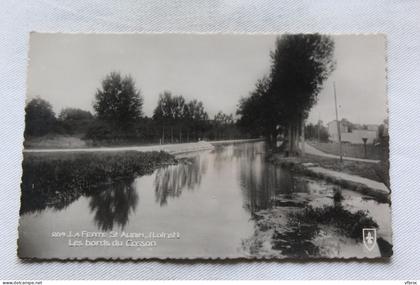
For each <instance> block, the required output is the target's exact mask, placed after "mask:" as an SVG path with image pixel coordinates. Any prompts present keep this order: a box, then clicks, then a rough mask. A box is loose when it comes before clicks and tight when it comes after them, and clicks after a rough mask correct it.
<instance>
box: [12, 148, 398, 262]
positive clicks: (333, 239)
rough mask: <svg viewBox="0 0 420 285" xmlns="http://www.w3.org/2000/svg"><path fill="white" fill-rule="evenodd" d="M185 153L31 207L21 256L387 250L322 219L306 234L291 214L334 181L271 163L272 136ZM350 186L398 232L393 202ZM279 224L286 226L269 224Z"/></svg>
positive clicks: (324, 201) (386, 230) (355, 204)
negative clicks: (61, 200) (89, 191)
mask: <svg viewBox="0 0 420 285" xmlns="http://www.w3.org/2000/svg"><path fill="white" fill-rule="evenodd" d="M178 158H179V159H180V163H178V164H177V165H170V166H165V167H162V168H159V169H157V170H155V171H154V172H153V173H152V174H151V175H145V176H140V177H137V178H136V179H134V181H132V180H130V181H118V182H115V183H114V184H112V185H108V186H104V189H102V190H101V191H99V192H98V193H97V194H94V195H91V196H84V195H81V196H80V197H78V198H77V199H75V200H74V201H73V202H71V203H70V204H69V205H66V206H65V207H62V206H60V207H54V206H51V207H47V208H46V209H43V210H37V211H33V212H31V211H29V212H26V213H24V214H23V215H22V216H21V218H20V228H19V241H18V245H19V255H20V256H21V257H38V258H92V259H94V258H148V257H154V258H195V257H199V258H219V257H222V258H238V257H280V258H282V257H307V256H314V257H365V256H367V257H378V256H381V252H380V251H379V249H377V248H376V249H375V250H373V251H369V252H368V251H366V250H365V249H364V247H363V243H362V242H361V241H360V240H359V241H358V240H354V239H352V238H349V237H347V236H345V235H343V234H342V233H340V231H337V230H336V229H333V228H332V227H330V226H328V225H323V226H322V227H317V226H316V225H315V227H316V230H313V229H312V228H311V230H309V231H305V233H304V234H302V233H300V234H299V233H296V231H294V232H291V231H290V221H289V216H290V215H291V214H293V213H294V212H296V211H299V210H301V209H303V208H304V207H306V206H308V205H311V206H313V207H323V206H326V205H327V206H330V205H333V204H334V201H333V198H332V197H333V189H334V186H333V185H329V184H327V183H325V182H320V181H313V180H310V179H308V178H305V177H299V176H296V175H293V174H292V173H290V172H289V171H288V170H286V169H282V168H280V167H275V166H273V165H272V164H269V163H267V162H266V161H265V146H264V143H263V142H255V143H243V144H234V145H226V146H217V147H216V148H215V149H214V150H208V151H201V152H196V153H190V154H187V155H185V154H184V155H183V156H179V157H178ZM342 193H343V197H344V200H343V202H342V205H343V207H344V208H346V209H348V210H349V211H353V212H354V211H357V210H364V211H367V210H368V211H369V215H370V216H372V218H373V219H374V220H375V221H376V222H377V223H378V225H379V229H378V236H380V237H384V238H385V239H387V240H390V238H391V237H390V235H391V230H390V207H389V205H388V204H384V203H379V202H376V201H375V200H373V199H370V198H369V197H365V196H363V195H361V194H358V193H354V192H352V191H349V190H346V189H343V191H342ZM270 223H271V224H273V223H275V224H276V226H275V227H276V228H277V230H274V229H273V228H274V227H273V228H270V229H264V227H263V226H264V225H265V226H267V225H270ZM278 228H280V229H288V230H287V231H283V230H278ZM299 230H301V229H299ZM101 233H103V234H104V235H101ZM279 235H280V237H279ZM273 237H274V239H273ZM276 237H277V239H276ZM86 240H88V243H87V244H86ZM116 240H118V241H119V242H120V243H118V242H116ZM279 241H281V242H279ZM113 242H115V244H114V243H113Z"/></svg>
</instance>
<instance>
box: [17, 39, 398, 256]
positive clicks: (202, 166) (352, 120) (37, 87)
mask: <svg viewBox="0 0 420 285" xmlns="http://www.w3.org/2000/svg"><path fill="white" fill-rule="evenodd" d="M25 111H26V117H25V133H24V139H25V140H24V150H23V163H22V169H23V174H22V183H21V209H20V221H19V239H18V251H17V253H18V256H19V257H20V258H24V259H69V260H71V259H134V260H136V259H148V258H154V259H242V258H245V259H267V258H268V259H285V258H288V259H290V258H292V259H320V258H369V259H372V258H389V257H390V256H392V227H391V199H390V192H391V191H390V182H389V135H388V111H387V86H386V37H385V36H384V35H378V34H372V35H323V34H260V35H259V34H62V33H61V34H60V33H56V34H54V33H52V34H48V33H31V35H30V48H29V63H28V79H27V101H26V106H25Z"/></svg>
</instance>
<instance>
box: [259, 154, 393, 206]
mask: <svg viewBox="0 0 420 285" xmlns="http://www.w3.org/2000/svg"><path fill="white" fill-rule="evenodd" d="M267 159H268V161H269V162H271V163H273V164H275V165H278V166H281V167H286V168H288V169H290V170H291V171H293V172H295V173H299V174H302V175H305V176H308V177H312V178H315V179H322V180H325V181H327V182H330V183H334V184H336V185H338V186H341V187H344V188H347V189H350V190H353V191H356V192H359V193H362V194H366V195H369V196H371V197H374V198H375V199H376V200H377V201H378V202H382V203H390V200H389V195H388V194H385V193H381V192H378V191H375V190H374V189H371V188H369V187H367V186H366V185H363V184H361V183H357V182H352V181H348V180H345V179H341V178H339V177H333V176H330V175H325V174H322V173H317V172H314V171H312V170H311V169H310V168H307V167H305V166H304V164H305V163H313V164H316V165H318V166H320V167H322V168H325V169H329V170H333V171H338V172H343V173H347V174H350V175H356V176H360V177H363V178H367V179H371V180H374V181H378V182H381V183H383V184H385V185H386V186H387V187H388V188H389V176H388V168H387V167H386V166H385V165H383V164H381V163H378V164H372V163H367V162H360V161H346V160H344V161H343V162H340V161H339V160H338V159H333V158H326V157H320V156H315V155H305V156H303V157H284V156H282V155H280V154H269V155H268V156H267Z"/></svg>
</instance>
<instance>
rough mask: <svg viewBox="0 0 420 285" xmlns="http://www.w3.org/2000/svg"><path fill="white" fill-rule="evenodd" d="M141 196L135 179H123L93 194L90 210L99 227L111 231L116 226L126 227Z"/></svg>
mask: <svg viewBox="0 0 420 285" xmlns="http://www.w3.org/2000/svg"><path fill="white" fill-rule="evenodd" d="M138 200H139V197H138V194H137V192H136V191H135V189H134V188H133V180H132V179H130V180H122V181H118V182H115V183H113V184H111V185H108V186H105V187H104V188H102V189H100V190H99V191H98V192H97V193H96V194H94V195H92V196H91V198H90V202H89V207H90V211H91V212H92V213H94V221H95V224H96V226H97V227H98V229H100V230H102V231H110V230H112V229H113V228H114V226H118V227H119V228H120V229H124V227H125V226H126V224H127V222H128V219H129V217H130V215H132V214H134V212H135V210H136V206H137V203H138Z"/></svg>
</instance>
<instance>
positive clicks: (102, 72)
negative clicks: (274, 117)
mask: <svg viewBox="0 0 420 285" xmlns="http://www.w3.org/2000/svg"><path fill="white" fill-rule="evenodd" d="M275 38H276V35H215V34H213V35H191V34H190V35H188V34H183V35H179V34H178V35H176V34H143V35H142V34H108V35H107V34H38V33H32V34H31V38H30V51H29V69H28V90H27V92H28V99H31V98H34V97H36V96H39V97H41V98H43V99H45V100H47V101H49V102H50V103H51V104H52V106H53V108H54V111H55V112H56V113H58V112H60V110H61V109H62V108H65V107H73V108H81V109H85V110H89V111H93V108H92V104H93V101H94V95H95V92H96V90H97V88H99V87H100V86H101V80H102V79H103V78H104V77H105V76H106V75H107V74H108V73H110V72H111V71H119V72H121V74H123V75H124V74H130V75H131V76H132V77H133V79H134V80H135V82H136V85H137V87H138V88H139V89H140V90H141V94H142V96H143V98H144V106H143V110H144V113H145V114H146V115H147V116H151V115H152V113H153V109H154V108H155V106H156V103H157V100H158V96H159V94H160V93H161V92H163V91H164V90H169V91H171V92H172V93H173V94H175V95H183V96H184V97H185V98H186V99H198V100H201V101H202V102H203V103H204V105H205V108H206V110H207V111H208V113H209V114H210V116H211V117H212V116H213V115H214V114H215V113H217V112H218V111H219V110H221V111H223V112H225V113H233V114H234V113H235V111H236V107H237V104H238V102H239V99H240V98H241V97H244V96H247V95H248V94H249V93H250V92H251V91H252V90H253V88H254V85H255V82H256V81H257V79H259V78H261V77H262V76H263V75H265V74H268V72H269V68H270V51H271V50H273V49H274V43H275ZM333 39H334V41H335V44H336V45H335V59H336V61H337V68H336V70H335V71H334V72H333V73H332V74H331V76H330V78H329V79H328V80H327V81H326V82H325V83H324V89H323V90H322V91H321V93H320V94H319V100H318V103H317V104H316V106H314V107H313V109H312V110H311V113H310V116H309V119H308V120H309V121H310V122H317V121H318V119H321V120H323V121H324V123H326V122H328V121H331V120H333V119H334V118H335V111H334V95H333V88H332V86H333V82H334V81H335V83H336V88H337V98H338V104H339V117H340V118H346V119H348V120H350V121H351V122H354V123H364V124H379V123H381V122H382V121H383V120H384V119H385V118H386V117H387V98H386V64H385V60H386V58H385V37H384V36H380V35H376V36H333Z"/></svg>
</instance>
